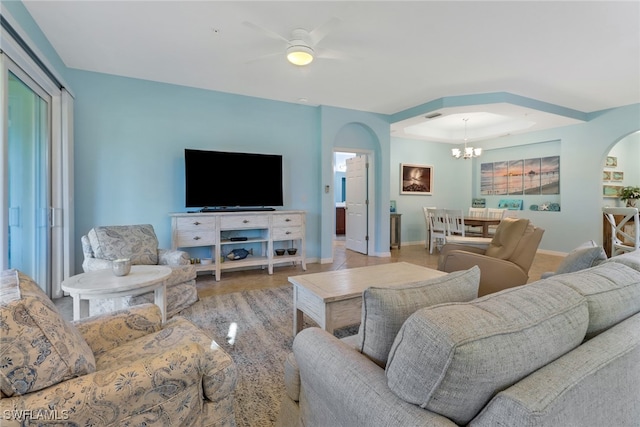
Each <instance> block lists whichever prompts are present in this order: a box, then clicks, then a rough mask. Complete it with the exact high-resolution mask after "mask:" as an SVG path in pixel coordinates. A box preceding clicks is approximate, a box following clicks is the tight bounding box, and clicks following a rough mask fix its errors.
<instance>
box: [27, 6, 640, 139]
mask: <svg viewBox="0 0 640 427" xmlns="http://www.w3.org/2000/svg"><path fill="white" fill-rule="evenodd" d="M24 4H25V6H26V8H27V10H28V11H29V12H30V13H31V15H32V16H33V18H34V19H35V20H36V22H37V23H38V25H39V26H40V28H41V29H42V31H43V32H44V33H45V35H46V36H47V38H48V39H49V41H50V42H51V44H52V45H53V47H54V48H55V49H56V51H57V52H58V54H59V55H60V57H61V58H62V60H63V61H64V63H65V64H66V65H67V66H68V67H71V68H77V69H81V70H88V71H96V72H101V73H108V74H115V75H120V76H126V77H134V78H140V79H146V80H152V81H159V82H166V83H172V84H178V85H185V86H191V87H197V88H204V89H211V90H216V91H222V92H229V93H234V94H241V95H248V96H253V97H259V98H266V99H272V100H279V101H285V102H292V103H304V104H308V105H328V106H335V107H343V108H349V109H354V110H363V111H370V112H377V113H382V114H395V113H399V112H402V111H404V110H406V109H409V108H412V107H415V106H418V105H422V104H425V103H429V102H432V101H434V100H440V99H451V97H457V96H462V95H472V94H486V93H498V92H504V93H508V94H513V95H516V96H518V97H525V98H529V99H533V100H538V101H541V102H542V103H545V105H552V106H559V107H562V108H564V109H570V110H576V111H577V112H579V113H589V112H593V111H598V110H603V109H607V108H613V107H619V106H623V105H629V104H634V103H638V102H640V2H638V1H621V2H616V1H586V2H581V1H564V2H557V1H530V2H527V1H478V0H476V1H406V2H399V1H289V2H284V1H253V2H249V1H90V0H86V1H68V0H65V1H55V0H47V1H32V0H26V1H24ZM335 18H337V20H335ZM247 22H248V23H250V24H252V25H247ZM328 22H329V23H330V22H333V23H336V25H333V26H330V28H326V30H327V34H326V37H324V38H323V39H322V40H321V41H320V42H319V43H318V45H317V46H316V49H315V50H316V53H317V56H319V57H318V58H317V59H316V60H315V61H314V62H313V63H312V64H311V65H309V66H307V67H304V68H299V67H296V66H294V65H291V64H289V63H288V62H287V61H286V59H285V50H286V47H287V44H286V42H285V41H284V40H282V39H281V38H279V37H278V36H273V37H271V36H270V35H269V34H267V33H268V32H273V33H276V34H278V35H281V36H283V37H285V38H289V34H290V33H291V31H292V30H293V29H295V28H299V27H302V28H304V29H307V30H310V31H311V30H313V29H315V28H318V27H322V26H323V24H325V23H328ZM255 26H259V27H262V28H264V29H266V30H267V31H260V30H258V29H256V28H255ZM324 29H325V28H323V29H322V30H321V31H323V30H324ZM272 35H273V34H272ZM322 56H333V57H337V58H338V59H327V58H322ZM542 110H545V109H544V108H543V109H542ZM437 111H438V112H440V113H442V114H443V117H441V118H439V119H432V120H431V122H432V126H430V127H429V128H428V132H429V136H428V137H427V139H430V140H441V141H453V142H457V143H459V142H460V139H461V138H462V134H461V133H460V132H461V131H462V129H463V121H462V117H469V121H468V127H469V140H473V139H474V138H475V139H482V138H484V137H486V136H481V133H480V132H481V130H478V129H476V124H477V125H478V126H479V125H480V124H482V127H483V130H482V132H484V133H483V134H482V135H485V134H486V133H487V132H488V130H487V129H488V128H487V125H486V124H485V121H483V120H481V119H480V118H474V117H473V116H471V115H470V114H471V113H484V114H483V115H485V117H490V118H491V120H490V123H491V127H492V130H491V132H492V135H494V136H495V134H504V133H516V132H522V131H525V132H526V131H531V130H538V129H543V128H545V127H555V126H564V125H567V124H572V123H577V122H579V120H575V117H568V116H567V115H564V114H556V113H557V111H552V112H551V113H550V112H549V110H547V111H540V109H537V108H530V107H527V106H523V105H514V104H512V103H509V102H507V103H496V104H495V105H482V106H465V105H462V106H455V107H449V108H441V109H439V110H437ZM486 113H492V115H489V116H486ZM452 114H457V116H454V117H447V116H449V115H452ZM461 115H462V116H461ZM497 115H502V116H506V117H508V118H509V120H506V121H505V119H504V117H502V118H500V117H496V116H497ZM424 116H425V113H424V112H422V111H421V112H420V113H419V114H418V113H416V117H407V118H406V120H404V121H403V122H401V123H396V124H395V125H393V126H392V131H393V132H394V135H406V134H405V133H404V128H405V127H407V126H409V125H415V124H418V123H419V122H422V121H425V119H424ZM404 118H405V117H403V119H404ZM445 118H446V119H447V120H442V119H445ZM523 120H525V121H533V122H535V123H536V124H535V125H533V126H531V127H525V128H524V129H521V130H509V129H507V130H505V128H503V127H499V126H498V127H497V125H496V123H497V122H503V124H505V125H507V124H508V125H509V126H511V125H513V122H514V121H515V122H521V123H522V121H523Z"/></svg>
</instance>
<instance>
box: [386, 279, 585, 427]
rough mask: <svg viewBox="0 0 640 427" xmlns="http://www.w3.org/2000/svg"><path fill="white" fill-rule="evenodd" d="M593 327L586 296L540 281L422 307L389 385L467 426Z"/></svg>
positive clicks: (395, 350)
mask: <svg viewBox="0 0 640 427" xmlns="http://www.w3.org/2000/svg"><path fill="white" fill-rule="evenodd" d="M588 324H589V312H588V308H587V301H586V300H585V298H584V297H583V296H582V295H580V294H579V293H577V292H575V291H574V290H572V289H570V288H569V287H567V286H564V285H560V284H551V283H541V282H537V283H533V284H529V285H524V286H520V287H517V288H511V289H507V290H505V291H502V292H499V293H496V294H490V295H487V296H485V297H483V298H479V299H476V300H474V301H471V302H468V303H450V304H440V305H437V306H434V307H427V308H423V309H420V310H418V311H416V312H415V313H414V314H413V315H411V317H409V319H407V321H406V322H405V323H404V325H403V326H402V328H401V329H400V332H399V333H398V335H397V337H396V340H395V342H394V344H393V347H392V348H391V352H390V353H389V360H388V362H387V368H386V375H387V381H388V385H389V387H390V388H391V390H392V391H393V392H394V393H395V394H396V395H397V396H398V397H400V398H401V399H403V400H405V401H407V402H410V403H413V404H416V405H419V406H420V407H422V408H426V409H428V410H430V411H433V412H436V413H438V414H440V415H443V416H445V417H447V418H449V419H451V420H453V421H454V422H455V423H457V424H460V425H463V424H467V423H468V422H469V421H470V420H471V419H472V418H473V417H474V416H475V415H476V414H477V413H478V412H479V411H480V410H481V409H482V408H483V407H484V406H485V405H486V404H487V402H488V401H489V400H490V399H491V398H492V397H493V396H494V395H495V394H496V393H497V392H498V391H500V390H503V389H505V388H506V387H509V386H510V385H512V384H514V383H516V382H517V381H519V380H521V379H522V378H524V377H526V376H527V375H529V374H530V373H531V372H533V371H535V370H537V369H539V368H540V367H542V366H545V365H546V364H548V363H549V362H551V361H553V360H555V359H557V358H558V357H560V356H561V355H563V354H565V353H567V352H568V351H570V350H572V349H573V348H575V347H577V346H578V345H580V343H581V342H582V340H583V338H584V336H585V333H586V331H587V327H588Z"/></svg>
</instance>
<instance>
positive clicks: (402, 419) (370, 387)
mask: <svg viewBox="0 0 640 427" xmlns="http://www.w3.org/2000/svg"><path fill="white" fill-rule="evenodd" d="M293 352H294V355H295V358H296V363H297V365H298V368H299V371H300V372H299V374H300V408H301V413H302V415H303V417H304V420H303V421H304V422H303V423H302V424H304V425H349V426H395V425H407V426H409V425H429V426H455V424H454V423H453V422H452V421H450V420H449V419H447V418H445V417H443V416H441V415H438V414H435V413H433V412H430V411H428V410H426V409H422V408H420V407H419V406H416V405H413V404H410V403H407V402H405V401H404V400H402V399H400V398H399V397H397V396H396V395H395V394H394V393H393V392H392V391H391V390H390V389H389V387H388V386H387V378H386V376H385V373H384V369H382V368H381V367H379V366H378V365H376V364H375V363H373V362H372V361H371V360H370V359H368V358H367V357H365V356H364V355H362V354H361V353H359V352H357V351H356V350H354V349H353V348H350V347H349V346H348V345H347V344H345V343H343V342H342V341H340V340H339V339H337V338H335V337H334V336H333V335H331V334H329V333H327V332H326V331H324V330H322V329H319V328H307V329H304V330H302V331H301V332H300V333H299V334H298V335H296V338H295V340H294V342H293Z"/></svg>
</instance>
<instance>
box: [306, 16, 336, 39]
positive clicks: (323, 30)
mask: <svg viewBox="0 0 640 427" xmlns="http://www.w3.org/2000/svg"><path fill="white" fill-rule="evenodd" d="M341 22H342V21H341V20H340V19H339V18H336V17H333V18H331V19H329V20H328V21H326V22H325V23H324V24H322V25H320V26H319V27H317V28H316V29H314V30H312V31H311V32H310V33H309V37H311V41H312V42H313V44H314V45H316V44H318V43H319V42H320V40H322V39H323V38H325V37H326V36H327V35H328V34H329V33H330V32H331V31H333V29H334V28H336V27H337V26H338V25H340V23H341Z"/></svg>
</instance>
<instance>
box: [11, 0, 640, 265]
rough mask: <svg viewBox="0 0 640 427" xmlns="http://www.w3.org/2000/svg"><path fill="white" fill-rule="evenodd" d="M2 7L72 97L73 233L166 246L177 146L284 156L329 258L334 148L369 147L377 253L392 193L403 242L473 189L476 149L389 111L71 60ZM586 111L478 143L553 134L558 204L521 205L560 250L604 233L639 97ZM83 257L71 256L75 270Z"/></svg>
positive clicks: (297, 202)
mask: <svg viewBox="0 0 640 427" xmlns="http://www.w3.org/2000/svg"><path fill="white" fill-rule="evenodd" d="M3 7H6V8H7V10H8V11H9V12H10V13H11V15H12V16H13V17H14V18H15V19H16V20H17V21H18V23H19V25H20V26H21V27H22V28H23V29H24V30H25V31H27V33H28V36H29V38H30V39H31V40H33V41H34V42H35V43H36V47H37V48H38V50H40V51H41V52H43V53H44V55H45V56H46V58H47V60H48V61H49V62H50V63H51V64H52V65H53V66H54V68H55V70H56V71H57V72H58V73H59V74H60V75H61V76H62V77H63V78H64V79H65V80H67V81H68V83H70V89H71V91H72V92H73V93H74V94H75V101H76V104H75V129H74V130H75V141H76V145H75V161H76V163H75V168H76V176H75V183H76V188H75V190H76V198H75V207H76V208H75V209H76V212H75V217H76V220H77V223H76V241H77V242H79V240H80V236H81V235H82V234H83V233H85V232H86V231H87V230H88V229H89V228H91V227H93V226H94V225H99V224H118V223H136V222H148V223H151V224H153V225H154V226H155V227H156V231H157V232H158V236H159V238H160V243H161V245H162V246H168V244H169V241H170V232H169V229H170V226H169V219H168V217H167V214H168V213H169V212H172V211H184V210H185V209H184V201H183V198H184V177H183V167H184V166H183V165H182V150H183V149H184V148H187V147H189V148H203V149H220V150H230V151H250V152H264V153H278V154H283V155H284V156H285V163H284V170H285V205H286V206H285V208H290V209H304V210H306V211H307V212H308V226H307V233H308V237H309V242H308V245H307V247H308V255H309V256H310V257H312V258H320V259H329V258H330V257H331V253H332V244H331V236H333V233H334V229H333V217H334V215H335V209H334V199H333V192H332V191H331V192H330V193H328V194H327V193H324V186H325V185H333V168H332V163H333V150H334V148H341V149H343V148H365V149H370V150H371V151H372V152H373V154H374V156H375V187H376V192H375V195H374V197H375V200H374V203H375V206H374V215H375V218H376V219H377V221H376V226H375V230H374V238H375V250H374V252H375V254H378V255H384V254H385V253H388V243H389V200H390V199H394V200H396V202H397V206H398V211H399V212H400V213H402V214H403V221H402V222H403V230H402V239H403V242H412V241H420V240H424V220H423V218H422V212H421V207H422V206H425V205H429V206H431V205H436V206H445V205H452V206H453V205H455V206H460V207H464V206H468V205H469V203H470V199H471V198H472V197H474V196H475V195H477V193H478V192H479V190H478V189H479V183H478V181H477V180H478V172H477V171H476V168H477V167H478V166H477V165H479V162H481V161H482V160H481V159H482V158H480V159H476V160H472V161H463V160H457V161H454V160H452V159H451V158H450V156H449V149H450V146H449V145H447V144H439V143H429V142H424V141H413V140H405V139H398V138H394V139H393V140H392V139H391V137H390V132H389V119H388V118H387V117H385V116H381V115H377V114H373V113H368V112H362V111H353V110H344V109H340V108H333V107H326V106H321V107H309V106H300V105H296V104H287V103H281V102H275V101H267V100H262V99H257V98H249V97H243V96H237V95H230V94H223V93H218V92H212V91H205V90H198V89H192V88H186V87H179V86H172V85H167V84H160V83H154V82H149V81H142V80H136V79H127V78H121V77H116V76H110V75H104V74H98V73H91V72H83V71H77V70H72V69H68V68H66V67H65V66H64V64H63V63H62V61H61V60H60V58H59V57H58V55H57V54H56V52H55V51H54V50H53V49H52V48H51V46H50V44H49V43H48V41H47V40H46V39H45V38H44V36H43V35H42V33H41V32H40V30H39V28H38V27H37V26H36V25H35V23H34V22H33V20H32V19H31V17H30V16H29V15H28V13H27V12H26V10H25V9H24V6H23V5H22V3H20V2H14V1H9V2H4V3H3ZM488 96H491V95H488ZM494 96H495V95H494ZM505 96H507V95H505V94H502V95H501V98H500V99H503V98H504V97H505ZM476 98H477V99H476ZM457 99H458V98H456V100H457ZM489 101H490V100H485V99H483V98H482V96H481V95H478V96H475V98H474V103H480V104H481V103H483V102H489ZM422 108H423V106H420V107H416V111H418V110H420V109H422ZM407 111H408V110H407ZM407 114H409V113H408V112H407ZM412 114H413V112H412ZM416 114H418V113H416ZM587 116H588V117H587V118H589V119H590V121H588V122H587V123H585V124H580V125H574V126H568V127H564V128H559V129H551V130H547V131H541V132H535V133H531V134H526V135H518V136H509V137H504V138H500V139H498V140H495V141H486V142H483V143H481V144H477V145H479V146H483V145H487V144H494V145H496V146H498V147H500V148H496V149H495V150H496V151H494V153H495V154H496V155H499V154H500V152H499V150H500V149H501V148H505V149H506V147H509V146H515V147H521V149H522V150H523V151H522V152H520V151H519V149H517V148H516V149H513V148H510V149H508V155H509V156H510V157H511V156H516V158H517V156H524V152H527V153H531V147H534V150H533V154H527V155H526V156H527V157H530V156H532V155H536V154H535V153H536V150H535V144H537V143H539V142H543V141H554V140H559V141H560V156H561V174H562V176H561V205H562V211H561V212H558V213H547V212H527V214H528V217H530V218H531V219H532V220H533V221H534V223H536V225H539V226H541V227H543V228H545V229H546V233H545V236H544V238H543V241H542V244H541V248H543V249H548V250H554V251H561V252H566V251H569V250H570V249H572V248H573V247H575V246H577V245H578V244H580V243H582V242H583V241H585V240H587V239H594V240H596V241H601V236H602V216H601V215H602V214H601V211H600V208H601V206H602V203H603V199H602V197H601V191H602V181H601V171H602V169H603V165H604V158H605V156H606V155H607V154H608V153H609V150H611V149H612V147H613V146H614V145H615V143H617V142H618V141H619V140H620V139H622V138H623V137H625V136H627V135H629V134H631V133H632V132H634V131H636V130H638V129H640V104H636V105H632V106H627V107H622V108H617V109H613V110H610V111H602V112H598V113H595V114H590V115H587ZM394 117H395V116H394ZM398 119H401V117H400V116H398ZM485 148H486V147H485ZM505 153H507V151H505ZM505 155H506V154H505ZM400 163H418V164H432V165H433V166H434V173H435V177H434V195H433V196H413V195H412V196H408V195H403V196H400V195H399V164H400ZM632 168H633V165H631V166H630V169H629V170H631V169H632ZM625 169H626V168H625ZM636 170H637V169H636ZM625 173H627V170H625ZM629 176H632V173H631V172H629ZM233 181H234V176H233V173H230V177H229V182H227V183H212V188H215V186H216V185H233ZM78 252H79V251H78ZM80 259H81V254H80V253H77V254H76V260H77V268H76V270H78V269H79V268H80V262H79V261H80Z"/></svg>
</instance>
